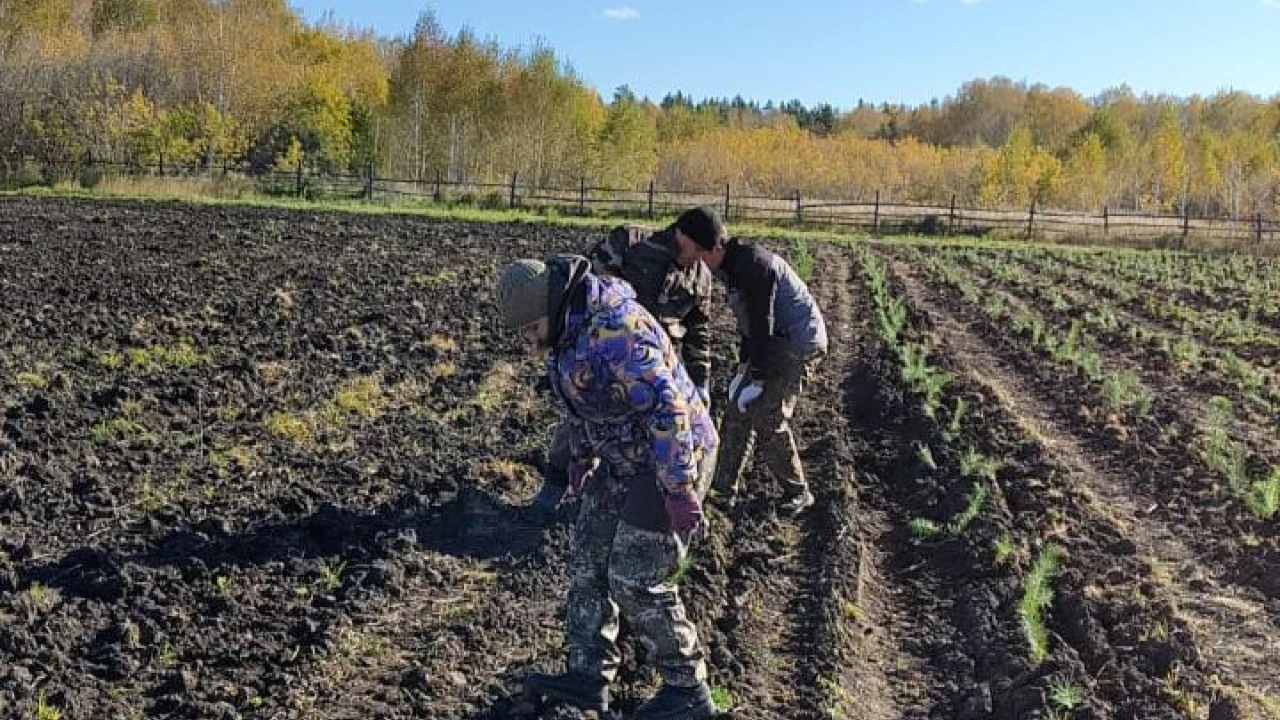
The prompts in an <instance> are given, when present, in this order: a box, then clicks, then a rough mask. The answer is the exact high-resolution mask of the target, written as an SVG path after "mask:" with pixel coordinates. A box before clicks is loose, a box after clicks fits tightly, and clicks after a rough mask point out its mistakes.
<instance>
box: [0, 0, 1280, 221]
mask: <svg viewBox="0 0 1280 720" xmlns="http://www.w3.org/2000/svg"><path fill="white" fill-rule="evenodd" d="M89 160H105V161H111V162H118V163H124V164H128V165H133V166H137V167H144V166H154V165H156V164H169V165H171V166H185V167H189V168H191V167H194V168H205V169H209V170H213V169H215V168H218V167H222V166H226V165H232V166H235V167H248V168H249V169H250V170H251V171H254V172H263V171H267V170H272V169H290V170H292V169H295V168H297V167H299V166H300V165H301V166H305V167H307V168H308V169H311V170H316V171H322V172H360V173H363V172H366V171H367V170H368V169H370V168H372V169H374V171H375V172H376V173H377V174H378V175H379V176H382V177H392V178H400V179H405V180H416V181H424V182H430V181H434V180H435V179H436V178H437V177H440V178H443V179H446V180H449V181H473V182H491V181H502V180H505V179H507V178H510V176H511V174H512V173H517V174H518V175H519V177H520V178H521V179H522V182H524V183H528V184H533V185H541V186H560V187H573V186H576V185H577V183H578V182H579V181H580V178H587V179H588V182H590V183H591V184H592V185H594V186H598V187H616V188H635V187H640V186H643V185H645V184H647V183H648V182H649V181H650V180H654V181H655V182H656V183H657V184H658V185H659V187H661V188H664V189H670V190H691V191H700V190H710V189H714V188H718V187H723V186H724V185H726V184H729V185H731V186H732V187H734V188H735V192H736V193H739V194H758V195H769V196H778V197H784V196H790V195H792V194H793V193H795V192H800V193H802V194H804V195H805V196H806V197H825V198H831V199H833V200H834V199H848V200H860V199H867V198H868V197H871V196H873V195H875V194H876V193H877V192H879V193H881V194H882V197H884V198H885V199H886V200H894V201H898V202H921V203H932V204H945V203H947V202H949V201H950V200H951V198H952V197H955V198H957V200H958V201H959V202H961V203H964V204H970V205H986V206H992V207H999V206H1026V205H1028V204H1030V203H1032V202H1035V203H1038V204H1039V205H1041V206H1043V207H1060V208H1063V209H1080V210H1096V209H1098V208H1100V207H1102V206H1104V205H1108V206H1110V207H1112V208H1115V209H1131V210H1136V211H1143V212H1178V213H1185V212H1190V213H1193V214H1198V215H1228V216H1233V217H1239V216H1247V215H1251V214H1253V213H1257V212H1262V213H1266V214H1275V213H1276V212H1277V211H1278V210H1280V197H1278V195H1280V96H1276V97H1272V98H1261V97H1258V96H1255V95H1251V94H1249V93H1244V92H1235V91H1219V92H1217V93H1215V94H1213V95H1209V96H1204V97H1201V96H1193V97H1189V98H1179V97H1169V96H1150V95H1143V96H1138V95H1136V94H1135V93H1133V92H1132V91H1131V90H1129V89H1128V88H1126V87H1119V88H1115V89H1111V90H1108V91H1105V92H1103V93H1101V94H1100V95H1098V96H1096V97H1091V98H1086V97H1083V96H1082V95H1081V94H1080V93H1078V92H1076V91H1074V90H1071V89H1069V88H1048V87H1045V86H1043V85H1028V84H1027V83H1025V82H1016V81H1013V80H1010V79H1008V78H1002V77H995V78H990V79H977V80H973V81H970V82H967V83H965V84H964V85H963V86H962V87H960V88H959V90H958V91H957V92H956V93H955V94H954V95H953V96H949V97H947V98H945V99H943V100H940V101H939V100H935V101H932V102H930V103H928V104H924V105H919V106H907V105H894V104H888V103H881V104H874V103H866V102H861V101H860V102H859V103H858V104H857V105H856V106H855V107H853V108H850V109H847V110H838V109H836V108H834V107H833V106H831V105H829V104H820V105H817V106H814V107H806V106H805V105H803V104H802V103H800V102H798V101H790V102H783V103H774V102H767V103H765V104H763V105H761V104H760V103H758V102H756V101H748V100H744V99H743V98H741V97H736V98H708V99H701V100H695V99H693V98H691V97H688V96H687V95H685V94H683V93H681V92H674V93H672V94H669V95H667V96H666V97H664V98H662V99H661V100H658V101H654V100H650V99H648V98H642V97H637V95H636V94H635V93H634V92H632V91H631V90H630V89H628V88H626V87H621V88H618V89H617V90H616V91H614V92H613V93H612V95H611V96H610V97H608V98H602V97H601V96H600V94H599V93H598V92H597V91H596V90H595V89H593V88H591V87H589V86H587V85H586V84H585V83H584V82H583V81H582V80H581V79H580V77H579V76H578V75H577V74H576V73H575V71H574V69H573V68H572V67H571V66H570V65H569V64H568V63H566V62H565V61H564V60H562V59H561V58H560V57H558V56H557V55H556V53H555V51H554V50H553V49H552V48H549V47H545V46H535V47H533V48H528V49H521V48H509V47H504V46H501V45H500V44H499V43H497V42H495V41H492V40H481V39H480V38H478V37H477V36H476V34H475V33H473V32H471V31H469V30H465V29H464V30H460V31H457V32H454V33H449V32H447V31H446V30H445V29H444V28H443V27H442V26H441V25H440V23H439V22H438V21H437V20H436V18H435V17H434V16H433V15H431V14H430V13H424V14H423V15H422V16H420V18H419V20H418V22H417V23H416V25H415V27H414V28H413V29H412V31H411V32H410V33H408V34H407V35H405V36H402V37H396V38H381V37H377V36H375V35H374V34H372V33H370V32H368V31H362V30H358V29H354V28H351V27H347V26H344V25H341V24H339V23H336V22H333V21H331V20H323V21H321V22H318V23H308V22H305V21H304V20H303V19H302V18H301V17H299V15H298V14H297V13H296V12H295V11H294V10H292V9H291V8H290V7H289V6H288V4H287V2H286V0H0V182H9V183H11V184H12V183H14V182H21V181H23V180H24V179H26V180H33V179H34V180H45V181H50V180H55V179H57V176H58V175H59V174H64V173H67V172H69V171H68V168H74V167H76V166H77V165H78V164H82V163H85V162H86V161H89ZM32 176H34V178H33V177H32Z"/></svg>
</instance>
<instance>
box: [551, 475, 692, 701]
mask: <svg viewBox="0 0 1280 720" xmlns="http://www.w3.org/2000/svg"><path fill="white" fill-rule="evenodd" d="M628 480H629V479H628V478H625V477H624V478H617V477H614V476H613V474H612V473H609V472H607V471H605V472H600V473H598V474H597V476H596V477H595V478H593V479H592V481H591V484H590V485H589V486H588V489H587V492H586V496H585V497H584V498H583V500H582V507H581V508H580V509H579V511H578V518H577V521H576V522H575V524H574V526H573V533H572V537H571V540H570V543H571V544H570V560H569V574H570V581H569V600H568V604H567V606H566V609H565V620H566V624H567V626H568V627H567V645H568V648H569V669H570V670H571V671H577V672H580V673H585V674H587V675H589V676H591V677H602V678H604V679H606V680H613V678H614V676H615V675H616V673H617V670H618V662H619V659H620V657H619V654H618V646H617V643H616V641H617V637H618V618H619V613H621V615H622V616H623V617H625V618H626V620H627V623H628V625H629V626H630V627H631V628H632V630H633V631H634V632H635V633H636V635H637V636H638V637H639V639H640V642H641V643H642V644H643V645H644V647H645V649H646V651H647V652H648V659H649V662H651V663H652V664H653V665H654V666H656V667H657V669H658V671H659V672H660V673H661V675H662V679H663V682H665V683H667V684H668V685H673V686H679V687H690V686H694V685H697V684H699V683H701V682H703V681H704V680H706V676H707V671H706V663H705V661H704V654H703V650H702V647H701V645H700V644H699V643H698V632H697V628H695V627H694V625H693V623H691V622H690V621H689V619H688V617H687V616H686V615H685V610H684V604H683V603H682V602H681V601H680V595H679V593H678V588H677V587H676V585H674V584H672V583H671V582H670V578H671V576H672V574H673V573H674V572H675V571H676V569H677V568H678V567H679V565H680V562H681V561H682V560H683V559H684V557H685V554H686V552H687V548H685V547H684V545H683V543H682V542H681V541H680V540H679V539H678V538H677V537H676V536H675V535H673V534H672V533H663V532H652V531H648V530H641V529H640V528H637V527H634V526H632V525H630V524H628V523H626V522H623V521H622V520H621V519H620V518H619V512H620V510H621V508H622V505H623V502H624V501H625V499H626V494H627V490H626V487H627V481H628Z"/></svg>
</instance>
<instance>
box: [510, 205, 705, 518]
mask: <svg viewBox="0 0 1280 720" xmlns="http://www.w3.org/2000/svg"><path fill="white" fill-rule="evenodd" d="M693 212H694V211H692V210H691V211H687V212H685V213H684V214H682V215H681V216H680V217H679V218H677V219H676V221H675V222H674V223H672V224H671V225H670V226H668V227H667V228H665V229H663V230H658V231H655V230H654V229H653V228H648V227H640V226H626V225H623V226H619V227H616V228H614V229H613V230H612V231H610V232H609V234H608V235H607V236H605V237H604V238H602V239H601V240H600V241H599V242H598V243H596V245H595V246H594V247H593V248H592V249H591V251H590V252H589V253H588V254H587V257H588V259H589V260H590V261H591V270H592V272H593V273H595V274H596V275H600V276H608V277H615V278H621V279H622V280H625V281H626V282H627V283H629V284H630V285H631V288H632V289H633V290H634V291H635V294H636V300H638V301H639V302H640V304H641V305H643V306H644V308H645V309H646V310H648V311H649V313H650V314H652V315H653V317H654V319H656V320H657V321H658V323H659V324H660V325H661V326H662V329H663V330H665V331H666V333H667V337H668V338H670V339H671V342H672V344H673V345H674V346H675V348H676V350H677V351H678V352H679V354H680V358H681V360H682V361H683V362H684V367H685V370H686V371H687V372H688V373H689V379H690V380H692V381H693V384H694V387H696V388H697V390H698V395H699V397H701V398H702V402H703V403H704V404H705V405H707V406H708V407H710V403H711V390H710V378H711V320H710V311H711V294H712V292H713V288H714V285H713V280H712V278H711V271H710V270H708V269H707V266H705V265H703V264H702V263H694V264H692V265H689V266H687V267H685V266H682V265H680V263H679V262H678V258H679V256H680V245H679V243H678V241H677V239H676V237H677V235H678V234H679V233H680V232H681V230H680V226H681V225H682V224H687V223H688V221H689V218H690V217H691V213H693ZM568 428H569V425H568V423H566V422H562V423H560V424H559V425H558V426H557V427H556V429H555V430H554V431H553V432H552V436H551V445H550V447H549V448H548V449H547V465H546V472H545V474H544V476H543V482H542V487H541V488H539V490H538V493H537V494H536V495H534V497H533V507H534V508H536V509H538V510H540V511H542V512H543V513H544V514H545V513H550V512H551V511H552V510H554V509H555V507H556V506H557V505H558V504H559V503H560V499H561V498H562V497H563V496H564V493H565V488H566V487H567V484H568V477H569V439H568V437H569V436H568ZM710 482H711V478H710V477H707V478H705V479H704V481H703V483H702V484H703V488H702V491H703V492H704V493H705V492H706V486H707V485H709V483H710Z"/></svg>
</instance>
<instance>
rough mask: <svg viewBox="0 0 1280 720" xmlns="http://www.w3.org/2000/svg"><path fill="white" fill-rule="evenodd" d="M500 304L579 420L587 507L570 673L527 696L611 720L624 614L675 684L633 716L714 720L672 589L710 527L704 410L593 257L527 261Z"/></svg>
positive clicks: (540, 677) (659, 335)
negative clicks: (542, 357) (704, 488)
mask: <svg viewBox="0 0 1280 720" xmlns="http://www.w3.org/2000/svg"><path fill="white" fill-rule="evenodd" d="M497 295H498V304H499V307H500V310H501V313H502V318H503V322H504V323H505V325H506V326H507V327H508V328H509V329H511V330H513V331H514V330H518V331H519V332H520V333H521V334H522V335H523V337H524V338H525V340H526V342H528V343H530V344H531V345H533V346H535V347H536V348H537V349H538V350H539V351H542V352H545V353H546V356H547V375H548V379H549V380H550V384H551V389H552V393H553V394H554V396H555V397H556V399H557V400H558V401H559V403H560V405H561V406H562V409H563V410H564V412H565V415H566V417H567V418H568V420H567V425H568V442H569V447H570V453H571V458H572V460H571V466H572V469H571V471H570V475H571V484H570V490H571V491H572V492H574V493H576V494H580V495H581V496H582V498H583V499H582V505H581V507H580V508H579V510H578V516H577V519H576V521H575V523H574V526H573V531H572V535H571V540H570V560H569V566H570V567H569V576H570V585H569V597H568V601H567V604H566V611H565V616H566V626H567V628H566V630H567V633H566V635H567V637H566V646H567V647H568V651H569V662H568V671H567V672H565V673H562V674H555V675H552V674H543V673H535V674H533V675H531V676H529V677H528V678H527V679H526V681H525V693H526V696H527V697H528V698H529V699H531V700H534V701H537V702H542V701H553V702H562V703H568V704H571V705H574V706H576V707H578V708H580V709H583V710H594V711H598V712H605V711H607V710H608V707H609V683H610V681H612V680H613V678H614V676H615V675H616V673H617V669H618V664H619V661H620V656H619V652H618V647H617V644H616V639H617V634H618V620H619V611H621V615H622V617H624V618H625V619H626V621H627V624H628V626H629V627H630V628H631V629H632V630H633V631H634V632H636V633H637V634H638V635H639V636H640V639H641V641H642V642H643V643H644V644H645V646H646V647H647V648H648V649H649V653H648V659H649V661H650V662H652V663H654V664H655V665H656V666H657V669H658V671H659V673H660V674H661V675H662V679H663V685H662V688H661V689H660V690H659V691H658V693H657V694H656V695H655V696H654V697H653V698H651V699H650V700H649V701H648V702H646V703H644V704H643V705H641V706H640V708H639V709H638V710H637V711H636V713H635V714H634V715H632V717H633V718H635V719H636V720H659V719H663V720H700V719H702V718H709V717H711V716H712V715H714V713H715V705H714V703H712V701H711V690H710V688H709V687H708V685H707V682H706V677H707V671H706V662H705V659H704V652H703V649H702V647H701V646H700V644H699V642H698V634H697V629H696V628H695V626H694V625H693V623H691V622H690V621H689V619H688V617H687V616H686V614H685V609H684V605H683V603H682V602H681V599H680V595H679V593H678V588H677V586H676V585H675V584H674V583H673V581H672V580H671V578H672V576H673V575H674V574H675V572H676V571H677V569H678V568H679V567H680V564H681V562H682V561H683V560H684V558H685V557H686V553H687V550H688V543H689V542H690V540H691V538H692V536H693V535H694V534H695V533H697V532H698V531H699V529H700V528H701V527H702V526H703V523H704V519H703V513H702V495H701V491H700V488H699V485H700V482H699V479H700V477H702V476H703V475H704V474H705V471H704V470H703V465H704V464H705V463H706V462H708V461H710V460H711V458H713V457H714V454H715V448H716V444H717V435H716V429H715V425H714V423H713V422H712V420H711V416H710V413H709V412H708V411H707V407H706V405H705V404H704V403H703V401H702V398H701V397H699V396H698V392H697V389H696V387H695V385H694V383H693V381H692V379H691V378H690V377H689V374H688V372H687V371H686V370H685V368H684V365H683V363H681V361H680V357H679V355H677V353H676V351H675V348H674V347H673V346H672V344H671V340H670V339H669V338H668V337H667V333H666V332H665V331H664V330H663V329H662V327H661V325H660V324H659V323H658V321H657V320H655V319H654V317H653V316H652V315H650V314H649V312H648V311H646V310H645V309H644V307H642V306H641V305H640V303H639V302H637V301H636V299H635V294H634V292H633V291H632V289H631V286H629V285H628V284H627V283H625V282H623V281H621V280H618V279H615V278H608V277H600V276H597V275H595V274H593V273H592V272H590V269H589V263H588V261H587V259H586V258H583V257H579V256H556V257H553V258H551V259H550V260H549V261H548V262H546V263H543V262H539V261H536V260H521V261H517V262H515V263H513V264H511V265H509V266H508V267H507V268H505V269H504V270H503V272H502V274H501V277H500V278H499V281H498V288H497Z"/></svg>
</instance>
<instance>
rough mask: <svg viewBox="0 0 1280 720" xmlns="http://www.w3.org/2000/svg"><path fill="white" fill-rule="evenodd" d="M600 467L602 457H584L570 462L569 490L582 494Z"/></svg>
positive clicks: (575, 493)
mask: <svg viewBox="0 0 1280 720" xmlns="http://www.w3.org/2000/svg"><path fill="white" fill-rule="evenodd" d="M599 467H600V458H594V457H593V458H582V459H581V460H574V461H572V462H570V463H569V491H570V492H571V493H573V494H574V495H581V494H582V492H583V491H584V490H586V489H587V484H588V483H590V482H591V478H592V476H594V475H595V472H596V468H599Z"/></svg>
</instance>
